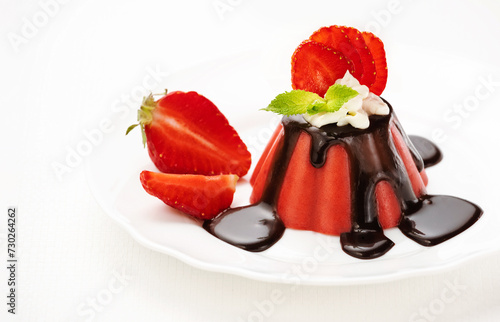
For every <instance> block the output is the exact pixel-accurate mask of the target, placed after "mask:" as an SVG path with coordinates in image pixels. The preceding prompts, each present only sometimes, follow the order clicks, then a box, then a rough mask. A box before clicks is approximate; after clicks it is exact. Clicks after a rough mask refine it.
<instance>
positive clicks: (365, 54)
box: [341, 27, 376, 88]
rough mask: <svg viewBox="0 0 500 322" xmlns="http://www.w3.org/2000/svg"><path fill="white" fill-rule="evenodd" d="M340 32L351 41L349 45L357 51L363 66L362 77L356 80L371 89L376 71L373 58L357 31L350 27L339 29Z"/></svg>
mask: <svg viewBox="0 0 500 322" xmlns="http://www.w3.org/2000/svg"><path fill="white" fill-rule="evenodd" d="M341 31H342V32H344V33H345V34H346V35H347V36H348V37H349V40H350V41H351V44H352V45H353V46H354V48H355V49H356V50H357V52H358V54H359V57H360V58H361V63H362V64H363V75H362V76H361V79H358V80H359V82H360V83H361V84H362V85H366V86H368V88H371V86H372V85H373V83H375V77H376V69H375V62H374V60H373V56H372V54H371V52H370V49H369V48H368V46H367V45H366V43H365V40H364V37H363V35H362V34H361V32H359V30H358V29H356V28H352V27H341Z"/></svg>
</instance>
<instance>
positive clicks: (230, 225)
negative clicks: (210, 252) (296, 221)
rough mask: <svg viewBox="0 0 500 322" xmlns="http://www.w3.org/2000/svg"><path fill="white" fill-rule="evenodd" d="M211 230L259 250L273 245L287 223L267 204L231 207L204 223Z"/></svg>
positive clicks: (233, 242) (232, 240)
mask: <svg viewBox="0 0 500 322" xmlns="http://www.w3.org/2000/svg"><path fill="white" fill-rule="evenodd" d="M203 228H205V229H206V230H207V231H208V232H209V233H211V234H212V235H214V236H215V237H217V238H219V239H221V240H223V241H225V242H227V243H229V244H231V245H234V246H236V247H239V248H242V249H244V250H248V251H251V252H260V251H263V250H266V249H268V248H269V247H271V246H272V245H274V244H275V243H276V242H277V241H278V240H279V239H280V238H281V236H282V235H283V233H284V232H285V226H284V225H283V222H282V221H281V219H279V217H278V216H276V214H275V211H274V210H273V208H272V207H271V206H270V205H268V204H266V203H259V204H255V205H250V206H246V207H239V208H230V209H228V210H226V211H224V212H223V213H222V214H220V215H219V216H217V217H216V218H214V219H212V220H207V221H205V222H204V223H203Z"/></svg>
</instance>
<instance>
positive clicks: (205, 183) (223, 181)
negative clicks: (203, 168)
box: [141, 171, 238, 219]
mask: <svg viewBox="0 0 500 322" xmlns="http://www.w3.org/2000/svg"><path fill="white" fill-rule="evenodd" d="M237 181H238V176H236V175H231V174H229V175H216V176H204V175H195V174H169V173H158V172H150V171H142V172H141V183H142V186H143V187H144V190H146V192H147V193H149V194H150V195H153V196H155V197H158V198H159V199H160V200H162V201H163V202H164V203H166V204H167V205H169V206H171V207H173V208H175V209H178V210H180V211H182V212H184V213H186V214H188V215H191V216H194V217H196V218H200V219H212V218H214V217H215V216H217V215H218V214H219V213H220V212H222V211H223V210H224V209H227V208H229V206H231V202H232V201H233V194H234V191H235V188H236V182H237Z"/></svg>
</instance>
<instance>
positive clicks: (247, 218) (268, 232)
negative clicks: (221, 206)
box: [203, 102, 482, 259]
mask: <svg viewBox="0 0 500 322" xmlns="http://www.w3.org/2000/svg"><path fill="white" fill-rule="evenodd" d="M386 103H387V105H388V106H389V108H390V111H391V112H390V113H389V115H385V116H380V115H373V116H371V117H370V126H369V127H368V128H367V129H357V128H354V127H352V126H350V125H346V126H340V127H339V126H337V125H336V124H328V125H325V126H322V127H320V128H318V127H315V126H312V125H310V124H309V123H308V122H306V121H305V120H304V118H303V117H302V116H301V115H295V116H290V117H284V118H283V120H282V123H283V129H284V137H283V139H281V140H280V141H279V144H280V145H279V146H278V147H277V148H276V152H275V155H274V160H273V163H272V165H271V169H272V171H269V175H268V177H267V178H266V182H265V188H264V191H263V194H262V198H261V201H260V203H257V204H255V205H250V206H247V207H241V208H235V209H229V210H227V211H225V212H224V213H222V214H221V215H219V216H218V217H216V218H214V219H212V220H211V221H207V222H205V224H204V225H203V226H204V228H205V229H207V230H208V231H209V232H210V233H211V234H213V235H215V236H216V237H218V238H220V239H222V240H225V241H226V242H228V243H230V244H232V245H235V246H237V247H240V248H243V249H246V250H250V251H261V250H265V249H267V248H269V247H270V246H271V245H273V244H274V243H275V242H276V241H277V240H279V238H281V236H282V234H283V230H284V226H283V223H282V221H281V220H280V219H279V214H276V204H277V201H278V197H279V194H280V191H281V186H282V184H283V181H284V178H285V175H286V170H287V168H288V164H289V162H290V159H291V156H292V153H293V151H294V149H295V146H296V144H297V140H298V138H299V135H300V134H301V133H302V132H306V133H307V134H309V135H310V137H311V150H310V162H311V164H312V165H313V166H314V167H316V168H320V167H322V166H323V165H324V164H325V161H326V156H327V152H328V149H329V148H330V147H332V146H334V145H337V144H340V145H342V146H343V147H344V148H345V150H346V151H347V153H348V155H349V160H350V168H351V202H352V204H351V210H352V214H351V223H352V226H351V230H350V231H349V232H347V233H343V234H342V235H341V236H340V241H341V245H342V249H343V250H344V252H346V253H347V254H349V255H351V256H354V257H357V258H361V259H371V258H376V257H379V256H382V255H383V254H385V253H386V252H387V251H389V250H390V249H391V248H392V247H393V246H394V243H393V242H392V241H391V240H390V239H389V238H387V237H386V236H385V235H384V233H383V230H382V228H381V226H380V223H379V220H378V213H377V204H376V198H375V187H376V185H377V183H379V182H380V181H382V180H385V181H387V182H388V183H389V184H390V185H391V186H392V187H393V190H394V192H395V194H396V197H397V199H398V200H399V202H400V207H401V211H402V220H401V224H400V226H399V227H400V229H401V231H402V232H403V233H404V234H405V235H406V236H408V237H409V238H411V239H413V240H415V241H416V242H418V243H420V244H422V245H426V246H432V245H436V244H438V243H441V242H443V241H445V240H447V239H449V238H451V237H453V236H455V235H457V234H459V233H460V232H462V231H463V230H465V229H467V228H468V227H470V225H472V224H473V223H474V222H475V221H476V220H477V219H478V218H479V217H480V216H481V214H482V211H481V209H480V208H479V207H477V206H476V205H474V204H472V203H470V202H468V201H465V200H463V199H459V198H454V197H448V196H429V195H426V196H423V197H421V198H420V199H419V198H417V197H416V196H415V194H414V192H413V188H412V184H411V181H410V179H409V177H408V173H407V172H406V168H405V165H404V162H403V160H402V159H401V157H400V155H399V153H398V152H397V149H396V146H395V144H394V142H393V138H392V135H391V126H392V125H394V126H395V127H396V129H397V130H398V131H399V132H400V134H401V136H402V137H403V139H404V141H405V143H406V145H407V146H408V148H409V150H410V152H411V154H412V157H413V160H414V161H415V165H416V166H417V168H418V170H419V171H421V170H423V169H424V166H429V164H435V163H432V162H436V160H437V162H439V160H440V158H441V157H440V156H439V157H437V156H436V155H437V152H439V149H437V147H436V148H435V151H434V153H431V154H432V155H428V154H426V153H424V156H426V159H425V160H427V161H424V160H423V159H422V158H421V156H420V153H419V149H422V147H423V146H425V147H427V146H428V144H427V143H426V142H425V141H423V140H415V143H416V146H414V145H413V143H412V141H411V140H410V139H409V138H408V136H407V135H406V134H405V133H404V131H403V129H402V127H401V125H400V124H399V121H398V119H397V117H396V116H395V114H394V112H393V110H392V107H391V105H390V104H389V103H388V102H386ZM423 143H426V144H425V145H423ZM439 155H440V153H439ZM429 156H431V157H429ZM429 160H430V161H429ZM432 160H434V161H432ZM431 161H432V162H431ZM312 216H314V214H312ZM264 232H265V233H264Z"/></svg>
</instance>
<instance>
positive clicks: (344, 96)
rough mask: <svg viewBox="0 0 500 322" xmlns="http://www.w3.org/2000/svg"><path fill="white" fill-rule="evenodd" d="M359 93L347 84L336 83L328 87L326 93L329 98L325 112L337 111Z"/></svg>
mask: <svg viewBox="0 0 500 322" xmlns="http://www.w3.org/2000/svg"><path fill="white" fill-rule="evenodd" d="M358 94H359V93H358V92H357V91H355V90H354V89H352V88H350V87H349V86H346V85H340V84H334V85H332V86H330V88H328V90H327V91H326V94H325V99H326V100H327V104H326V109H324V111H325V112H336V111H338V110H340V108H341V107H342V105H344V104H345V103H347V102H348V101H349V100H350V99H352V98H354V97H356V96H357V95H358Z"/></svg>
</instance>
